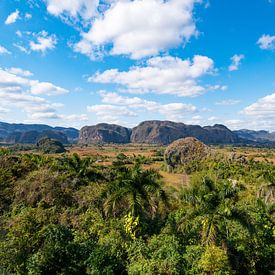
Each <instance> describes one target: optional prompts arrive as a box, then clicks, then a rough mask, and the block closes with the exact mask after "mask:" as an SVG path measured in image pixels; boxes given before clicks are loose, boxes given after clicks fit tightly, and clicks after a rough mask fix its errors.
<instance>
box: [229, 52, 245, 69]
mask: <svg viewBox="0 0 275 275" xmlns="http://www.w3.org/2000/svg"><path fill="white" fill-rule="evenodd" d="M243 59H244V55H243V54H235V55H233V56H232V57H231V61H232V63H231V65H230V66H229V67H228V70H229V71H230V72H232V71H237V70H238V69H239V66H240V65H241V61H242V60H243Z"/></svg>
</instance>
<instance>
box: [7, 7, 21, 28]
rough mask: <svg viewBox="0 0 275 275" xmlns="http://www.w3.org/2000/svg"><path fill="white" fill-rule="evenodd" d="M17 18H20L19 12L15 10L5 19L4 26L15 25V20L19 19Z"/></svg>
mask: <svg viewBox="0 0 275 275" xmlns="http://www.w3.org/2000/svg"><path fill="white" fill-rule="evenodd" d="M19 18H20V15H19V10H16V11H14V12H13V13H11V14H10V15H9V16H8V17H7V19H6V21H5V24H6V25H10V24H13V23H15V22H16V20H17V19H19Z"/></svg>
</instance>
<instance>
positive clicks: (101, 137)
mask: <svg viewBox="0 0 275 275" xmlns="http://www.w3.org/2000/svg"><path fill="white" fill-rule="evenodd" d="M130 136H131V130H130V129H128V128H125V127H122V126H119V125H115V124H107V123H100V124H97V125H94V126H85V127H83V128H82V129H81V130H80V134H79V141H78V142H79V143H80V144H95V143H129V142H130Z"/></svg>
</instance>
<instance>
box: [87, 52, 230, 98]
mask: <svg viewBox="0 0 275 275" xmlns="http://www.w3.org/2000/svg"><path fill="white" fill-rule="evenodd" d="M213 71H214V61H213V60H212V59H210V58H208V57H206V56H200V55H196V56H194V57H193V60H192V61H191V60H189V59H187V60H183V59H180V58H178V57H172V56H165V57H154V58H150V59H149V60H147V61H146V64H145V65H141V66H137V67H132V68H130V69H129V70H128V71H119V70H118V69H110V70H106V71H104V72H103V73H99V72H98V73H96V74H94V75H92V76H91V77H89V79H88V81H89V82H94V83H115V84H119V85H121V86H123V87H126V88H127V89H128V91H131V92H133V93H148V92H154V93H157V94H172V95H177V96H197V95H200V94H203V93H204V92H206V91H207V90H210V89H213V90H217V89H222V90H223V89H224V88H225V87H224V86H219V85H217V86H208V87H207V86H202V85H200V84H198V78H200V77H202V76H205V75H207V74H211V73H213Z"/></svg>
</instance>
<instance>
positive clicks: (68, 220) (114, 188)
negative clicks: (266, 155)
mask: <svg viewBox="0 0 275 275" xmlns="http://www.w3.org/2000/svg"><path fill="white" fill-rule="evenodd" d="M156 153H157V154H159V152H158V151H157V152H156ZM147 161H148V159H147V158H142V157H139V156H138V157H133V158H131V157H128V156H126V155H124V154H119V155H117V157H116V160H115V161H114V163H112V164H109V165H103V164H102V163H97V162H96V161H95V159H93V158H91V157H80V156H78V155H76V154H74V155H72V156H69V155H61V156H48V155H44V154H43V155H39V154H14V153H13V152H11V151H9V150H6V149H1V151H0V273H1V274H271V273H272V272H274V268H275V267H274V264H273V262H274V261H273V260H274V247H275V246H274V237H275V233H274V232H275V224H274V188H273V187H274V175H275V170H274V164H272V163H270V162H264V161H263V162H257V161H254V160H245V161H240V159H233V158H223V157H222V156H220V155H215V156H214V157H212V158H210V157H208V158H205V159H201V160H197V161H195V162H192V161H190V162H188V163H185V164H184V165H182V166H181V167H177V169H178V171H180V170H182V171H185V172H187V173H188V174H189V177H190V179H191V180H190V183H189V184H188V186H185V187H184V188H181V189H179V190H175V189H171V188H170V187H168V186H166V185H165V182H164V180H163V178H162V177H161V175H160V174H159V172H158V171H156V170H153V169H151V168H145V167H147V165H148V163H150V162H147Z"/></svg>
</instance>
